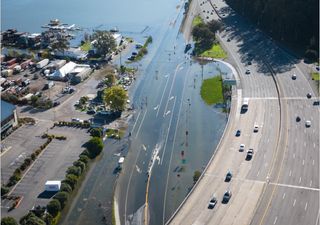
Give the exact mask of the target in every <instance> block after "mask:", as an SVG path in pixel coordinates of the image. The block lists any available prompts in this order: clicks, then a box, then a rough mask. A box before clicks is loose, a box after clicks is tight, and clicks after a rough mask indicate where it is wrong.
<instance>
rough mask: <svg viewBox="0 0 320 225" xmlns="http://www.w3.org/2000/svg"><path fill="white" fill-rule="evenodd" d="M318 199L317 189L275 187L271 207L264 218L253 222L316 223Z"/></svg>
mask: <svg viewBox="0 0 320 225" xmlns="http://www.w3.org/2000/svg"><path fill="white" fill-rule="evenodd" d="M270 186H272V185H270ZM318 199H319V191H315V190H307V189H298V188H292V187H277V189H276V191H275V194H274V198H273V200H272V202H271V207H269V211H268V212H267V214H266V215H265V217H264V219H263V220H259V221H256V222H257V223H253V224H260V222H263V224H293V225H295V224H296V225H298V224H310V225H311V224H312V225H313V224H316V218H317V214H318V209H319V202H318ZM272 205H276V206H277V207H272ZM288 215H290V216H288Z"/></svg>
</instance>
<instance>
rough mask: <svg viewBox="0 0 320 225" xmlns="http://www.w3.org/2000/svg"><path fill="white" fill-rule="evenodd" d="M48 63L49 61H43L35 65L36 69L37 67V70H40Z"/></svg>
mask: <svg viewBox="0 0 320 225" xmlns="http://www.w3.org/2000/svg"><path fill="white" fill-rule="evenodd" d="M48 63H49V59H43V60H41V61H40V62H38V63H37V64H36V67H37V69H42V68H43V67H45V66H46V65H48Z"/></svg>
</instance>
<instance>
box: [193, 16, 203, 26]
mask: <svg viewBox="0 0 320 225" xmlns="http://www.w3.org/2000/svg"><path fill="white" fill-rule="evenodd" d="M201 23H203V20H202V18H201V17H200V16H196V17H194V18H193V20H192V26H193V27H194V26H197V25H199V24H201Z"/></svg>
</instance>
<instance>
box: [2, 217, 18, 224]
mask: <svg viewBox="0 0 320 225" xmlns="http://www.w3.org/2000/svg"><path fill="white" fill-rule="evenodd" d="M1 225H18V223H17V221H16V220H15V219H14V218H13V217H9V216H8V217H3V218H2V219H1Z"/></svg>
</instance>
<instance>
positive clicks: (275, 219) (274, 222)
mask: <svg viewBox="0 0 320 225" xmlns="http://www.w3.org/2000/svg"><path fill="white" fill-rule="evenodd" d="M277 220H278V217H277V216H276V218H274V221H273V224H276V222H277Z"/></svg>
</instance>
